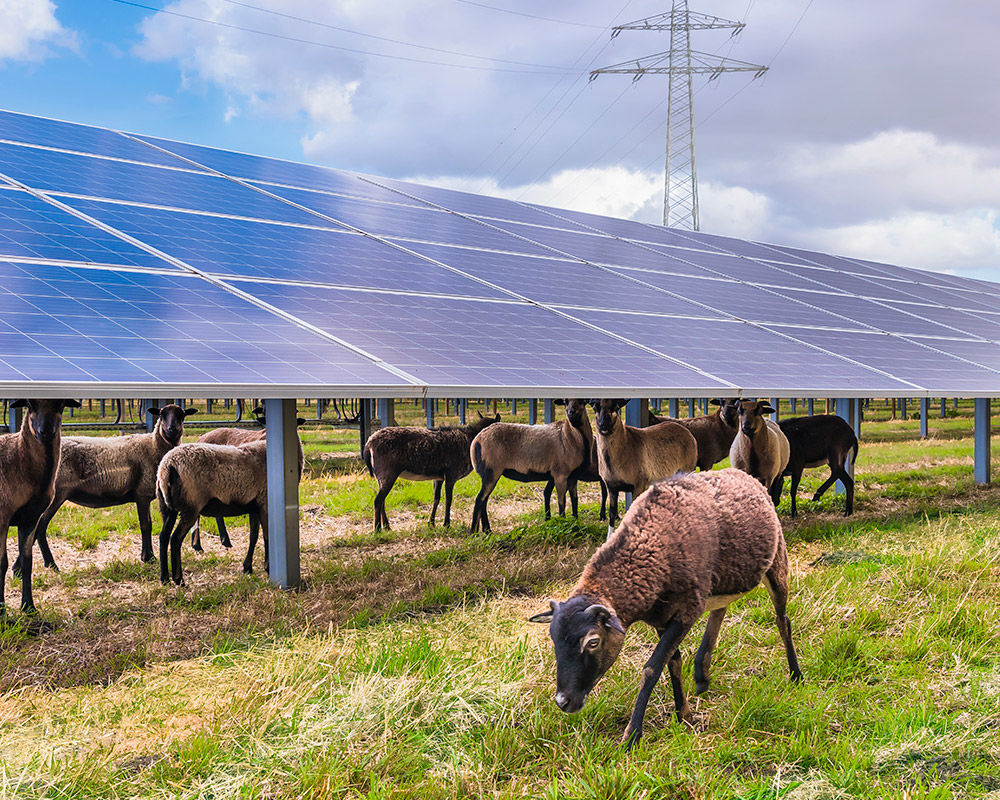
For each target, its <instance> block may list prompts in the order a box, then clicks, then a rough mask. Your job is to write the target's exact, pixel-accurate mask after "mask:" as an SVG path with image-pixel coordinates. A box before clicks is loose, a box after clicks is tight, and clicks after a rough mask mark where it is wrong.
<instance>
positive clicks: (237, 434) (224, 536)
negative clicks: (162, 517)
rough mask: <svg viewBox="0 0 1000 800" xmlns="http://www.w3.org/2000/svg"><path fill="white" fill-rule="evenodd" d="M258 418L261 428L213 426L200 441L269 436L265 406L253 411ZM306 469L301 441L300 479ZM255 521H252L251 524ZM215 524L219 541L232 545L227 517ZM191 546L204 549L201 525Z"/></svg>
mask: <svg viewBox="0 0 1000 800" xmlns="http://www.w3.org/2000/svg"><path fill="white" fill-rule="evenodd" d="M251 413H253V415H254V416H255V417H256V418H257V423H258V424H259V425H260V426H261V428H213V429H212V430H210V431H207V432H206V433H203V434H202V435H201V436H199V437H198V441H199V442H201V443H202V444H231V445H241V444H246V443H247V442H254V441H257V440H258V439H266V438H267V429H266V428H264V426H265V425H266V424H267V418H266V417H265V415H264V407H263V406H257V407H255V408H254V409H253V411H252V412H251ZM305 424H306V421H305V418H303V417H296V419H295V426H296V427H298V428H301V427H302V426H303V425H305ZM304 469H305V460H304V456H303V453H302V442H301V441H299V479H300V480H301V478H302V471H303V470H304ZM253 524H254V523H253V522H251V526H252V525H253ZM215 526H216V529H217V530H218V531H219V542H220V543H221V544H222V546H223V547H232V546H233V545H232V542H231V541H230V539H229V531H227V530H226V522H225V519H224V518H223V517H221V516H219V517H216V518H215ZM191 548H192V549H193V550H196V551H198V552H199V553H200V552H201V551H202V547H201V531H200V529H199V526H197V525H196V526H195V527H194V530H192V531H191Z"/></svg>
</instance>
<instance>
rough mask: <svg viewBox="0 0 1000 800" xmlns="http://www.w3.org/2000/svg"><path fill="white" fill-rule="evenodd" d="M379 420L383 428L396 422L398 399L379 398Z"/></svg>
mask: <svg viewBox="0 0 1000 800" xmlns="http://www.w3.org/2000/svg"><path fill="white" fill-rule="evenodd" d="M378 421H379V424H380V425H381V426H382V427H383V428H390V427H392V426H393V425H395V424H396V401H395V400H392V399H389V398H386V397H380V398H379V400H378Z"/></svg>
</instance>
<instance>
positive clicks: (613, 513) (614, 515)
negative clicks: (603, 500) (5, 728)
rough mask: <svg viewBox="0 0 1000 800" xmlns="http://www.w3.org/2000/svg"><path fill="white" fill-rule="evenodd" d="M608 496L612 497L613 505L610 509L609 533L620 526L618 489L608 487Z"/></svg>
mask: <svg viewBox="0 0 1000 800" xmlns="http://www.w3.org/2000/svg"><path fill="white" fill-rule="evenodd" d="M608 496H609V497H610V498H611V505H610V509H609V511H608V535H609V536H610V535H611V532H612V531H614V529H615V528H617V527H618V519H619V517H618V490H617V489H608Z"/></svg>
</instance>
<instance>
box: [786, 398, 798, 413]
mask: <svg viewBox="0 0 1000 800" xmlns="http://www.w3.org/2000/svg"><path fill="white" fill-rule="evenodd" d="M788 402H789V403H790V404H791V407H792V413H793V414H794V413H795V406H796V403H797V402H798V401H797V400H796V399H795V398H794V397H793V398H792V399H791V400H789V401H788Z"/></svg>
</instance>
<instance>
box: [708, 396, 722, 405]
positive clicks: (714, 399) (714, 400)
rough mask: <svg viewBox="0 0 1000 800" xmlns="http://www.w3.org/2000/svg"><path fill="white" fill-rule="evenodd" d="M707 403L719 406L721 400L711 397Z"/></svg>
mask: <svg viewBox="0 0 1000 800" xmlns="http://www.w3.org/2000/svg"><path fill="white" fill-rule="evenodd" d="M708 404H709V405H710V406H721V405H722V401H721V400H720V399H719V398H718V397H713V398H712V399H711V400H709V401H708Z"/></svg>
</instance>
